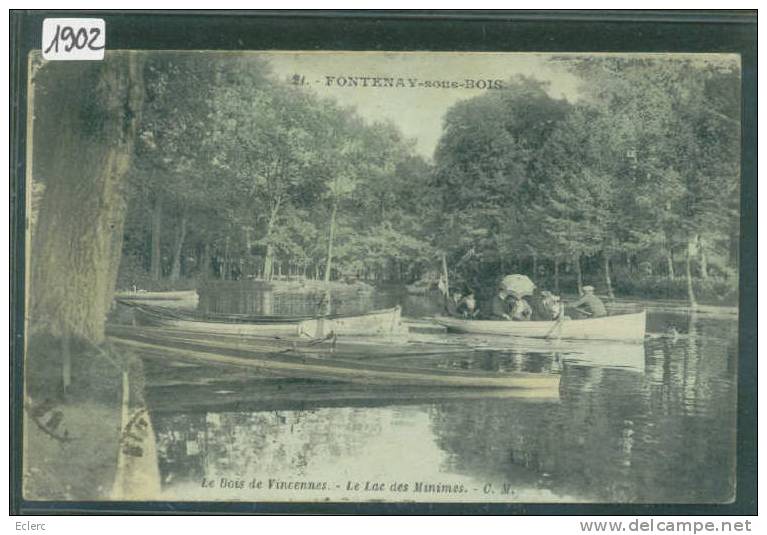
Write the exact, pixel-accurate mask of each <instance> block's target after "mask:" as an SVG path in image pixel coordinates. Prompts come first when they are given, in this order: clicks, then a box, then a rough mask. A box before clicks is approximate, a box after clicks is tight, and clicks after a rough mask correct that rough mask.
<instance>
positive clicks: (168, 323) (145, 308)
mask: <svg viewBox="0 0 767 535" xmlns="http://www.w3.org/2000/svg"><path fill="white" fill-rule="evenodd" d="M126 304H129V305H130V306H133V307H134V308H135V309H136V318H137V320H138V322H139V323H140V324H142V325H148V326H154V327H165V328H169V329H177V330H184V331H189V332H197V333H210V334H227V335H240V336H251V335H262V336H263V335H266V336H269V335H280V336H287V335H298V336H304V337H309V338H323V337H327V336H330V335H337V336H338V335H343V336H381V335H389V334H399V333H401V332H402V331H403V330H405V327H403V325H402V318H401V313H400V311H401V309H400V307H394V308H389V309H384V310H374V311H371V312H367V313H364V314H354V315H330V316H325V317H318V318H310V317H306V316H247V315H233V314H204V313H199V312H183V311H178V310H171V309H167V308H164V307H158V306H150V305H145V304H135V303H126Z"/></svg>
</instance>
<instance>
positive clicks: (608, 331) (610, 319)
mask: <svg viewBox="0 0 767 535" xmlns="http://www.w3.org/2000/svg"><path fill="white" fill-rule="evenodd" d="M434 321H435V322H436V323H438V324H440V325H443V326H444V327H447V329H448V331H451V332H457V333H466V334H493V335H501V336H519V337H524V338H562V339H566V340H614V341H622V342H642V341H643V340H644V335H645V323H646V317H645V312H644V311H642V312H639V313H636V314H621V315H617V316H605V317H602V318H591V319H583V320H564V321H494V320H462V319H457V318H435V320H434Z"/></svg>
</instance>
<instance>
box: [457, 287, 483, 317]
mask: <svg viewBox="0 0 767 535" xmlns="http://www.w3.org/2000/svg"><path fill="white" fill-rule="evenodd" d="M458 314H460V315H461V317H463V318H466V319H469V318H476V317H477V315H478V314H479V309H478V308H477V299H476V297H475V296H474V292H473V291H472V290H467V292H466V295H465V296H463V297H462V298H461V300H460V301H459V303H458Z"/></svg>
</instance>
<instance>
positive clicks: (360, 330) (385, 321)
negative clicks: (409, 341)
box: [298, 307, 407, 339]
mask: <svg viewBox="0 0 767 535" xmlns="http://www.w3.org/2000/svg"><path fill="white" fill-rule="evenodd" d="M404 333H407V327H405V326H403V324H402V314H401V309H400V307H394V308H390V309H387V310H379V311H375V312H370V313H368V314H363V315H360V316H349V317H346V318H315V319H311V320H305V321H302V322H300V323H299V324H298V334H299V335H300V336H305V337H308V338H315V339H316V338H324V337H326V336H332V335H335V336H388V335H393V334H404Z"/></svg>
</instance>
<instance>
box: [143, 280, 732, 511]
mask: <svg viewBox="0 0 767 535" xmlns="http://www.w3.org/2000/svg"><path fill="white" fill-rule="evenodd" d="M315 297H316V296H313V297H310V298H306V297H300V296H295V295H293V296H291V295H276V296H275V295H271V296H266V297H265V296H263V295H256V294H255V292H251V293H247V292H242V291H241V290H240V289H238V290H237V291H232V292H226V291H223V292H216V293H215V294H214V295H210V294H209V295H205V294H204V295H203V296H201V301H200V307H201V308H203V309H204V310H212V311H219V312H238V313H274V314H304V313H312V311H313V307H314V306H316V300H315ZM265 303H266V304H265ZM393 304H401V305H403V313H404V314H405V315H407V316H422V315H426V314H429V313H431V312H432V311H433V310H434V308H435V306H436V305H435V304H434V303H433V302H431V301H430V300H429V299H427V298H424V297H412V296H405V295H397V294H391V293H353V294H350V295H346V296H335V297H334V299H333V308H334V310H335V311H337V312H356V311H362V310H369V309H372V308H377V307H382V306H390V305H393ZM669 325H673V326H675V327H676V329H677V330H678V331H679V332H680V333H681V335H680V336H679V337H678V339H676V340H672V339H670V338H655V339H650V340H648V341H647V342H646V343H645V344H644V346H643V347H642V346H641V345H637V346H630V345H628V346H620V345H618V346H616V345H615V344H613V345H611V346H599V344H596V345H593V347H591V346H589V347H587V348H586V349H584V348H583V347H582V346H580V347H577V348H576V350H575V351H571V348H570V347H569V346H568V345H567V344H565V345H562V344H559V345H557V346H556V347H555V346H551V345H549V346H546V345H545V343H538V344H537V345H536V344H534V343H530V342H518V341H509V340H505V339H504V340H492V339H491V340H487V339H485V340H477V341H476V342H477V343H480V344H482V345H483V346H484V347H486V349H487V350H483V351H475V352H471V353H469V352H467V353H465V354H461V353H460V352H459V353H456V352H451V353H449V354H448V353H446V354H445V355H429V356H424V357H423V358H419V357H417V356H416V357H409V358H408V359H404V360H401V361H398V364H401V365H412V366H415V367H431V366H434V367H442V368H445V367H448V368H450V367H452V368H471V369H481V370H485V371H486V372H487V373H491V374H503V373H510V372H513V371H518V370H524V371H531V372H535V373H550V374H560V375H561V382H560V392H559V396H558V397H557V396H555V397H553V398H552V397H549V398H547V399H533V400H530V399H518V398H514V397H509V396H508V395H505V394H503V393H499V392H487V391H461V392H460V393H457V394H456V393H451V394H450V395H447V394H442V393H440V392H435V391H433V390H431V391H429V390H423V389H413V390H407V391H406V390H403V389H397V390H396V391H392V390H390V389H383V388H361V387H355V386H349V385H343V384H334V383H322V382H312V381H297V380H284V379H265V378H255V377H253V376H252V375H251V374H248V373H245V372H242V371H238V370H228V369H226V370H222V369H220V368H212V367H205V366H192V365H168V364H163V365H160V364H158V363H157V362H147V376H148V379H147V381H148V385H147V387H148V397H149V409H150V411H151V413H152V417H153V422H154V427H155V433H156V436H157V439H158V448H159V453H160V471H161V475H162V478H163V486H164V492H165V493H166V494H167V496H168V499H204V500H216V499H225V500H248V501H263V500H280V501H281V500H298V501H308V500H325V499H332V500H354V501H357V500H390V501H413V500H415V501H441V500H448V501H464V502H465V501H493V500H499V501H508V502H513V501H516V502H534V501H540V502H562V501H564V502H573V501H591V502H662V503H674V502H684V503H704V502H707V503H708V502H726V501H729V500H731V499H732V498H733V497H734V470H735V462H736V459H735V421H736V368H737V365H736V363H737V318H736V317H735V316H732V315H716V316H714V315H710V314H706V315H704V314H700V313H697V314H695V313H693V314H688V313H686V312H681V311H653V310H651V311H650V313H649V316H648V331H649V332H656V333H662V332H664V331H665V330H666V328H667V327H668V326H669ZM443 336H444V335H443ZM449 336H457V335H449ZM360 358H364V355H361V356H360ZM339 392H343V396H341V395H339ZM203 478H204V479H206V480H208V481H214V482H215V489H210V488H202V487H201V481H202V480H203ZM270 480H271V484H272V488H268V486H269V482H270ZM239 481H241V482H242V483H238V482H239ZM254 481H261V484H262V487H261V488H257V487H256V488H249V487H248V484H250V483H251V482H254ZM240 484H242V485H245V488H244V489H241V488H236V487H237V486H238V485H240ZM355 484H359V485H360V486H359V488H357V487H355V486H354V485H355ZM366 484H367V485H368V489H367V490H365V485H366ZM378 484H381V485H382V487H383V489H382V490H378V489H377V488H376V485H378ZM297 485H298V486H303V490H296V489H295V486H297ZM430 485H431V486H430ZM229 487H233V488H229Z"/></svg>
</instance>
